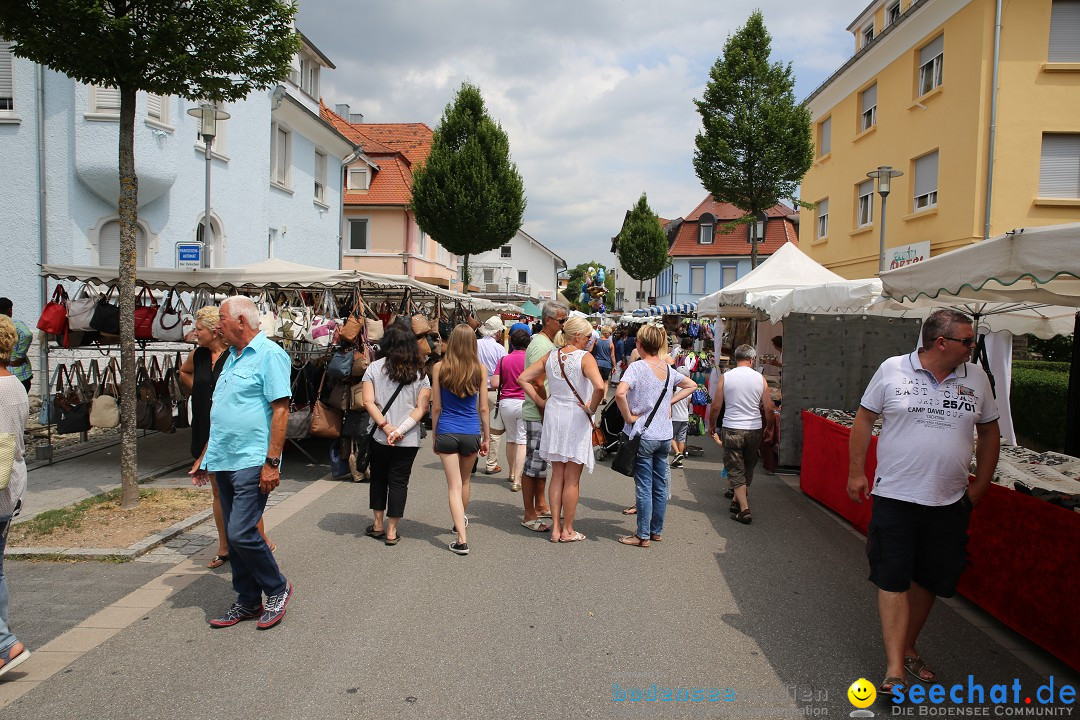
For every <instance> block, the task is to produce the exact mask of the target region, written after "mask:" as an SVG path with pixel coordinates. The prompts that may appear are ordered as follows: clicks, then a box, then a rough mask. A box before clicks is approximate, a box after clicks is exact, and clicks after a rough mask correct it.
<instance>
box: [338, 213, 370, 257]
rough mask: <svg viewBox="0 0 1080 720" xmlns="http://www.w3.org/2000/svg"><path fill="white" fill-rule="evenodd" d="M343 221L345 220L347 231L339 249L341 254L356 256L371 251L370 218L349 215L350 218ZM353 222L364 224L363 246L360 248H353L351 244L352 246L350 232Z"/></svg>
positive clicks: (351, 231)
mask: <svg viewBox="0 0 1080 720" xmlns="http://www.w3.org/2000/svg"><path fill="white" fill-rule="evenodd" d="M345 222H346V228H347V231H346V233H345V237H344V243H343V246H342V249H341V253H342V255H351V256H358V255H367V254H369V253H370V252H371V220H370V218H357V217H351V218H346V220H345ZM354 223H357V224H363V226H364V248H363V249H362V250H357V249H354V248H353V246H352V233H353V224H354Z"/></svg>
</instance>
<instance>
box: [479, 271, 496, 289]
mask: <svg viewBox="0 0 1080 720" xmlns="http://www.w3.org/2000/svg"><path fill="white" fill-rule="evenodd" d="M482 274H483V277H484V285H494V284H495V268H483V273H482Z"/></svg>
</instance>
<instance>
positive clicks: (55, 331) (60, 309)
mask: <svg viewBox="0 0 1080 720" xmlns="http://www.w3.org/2000/svg"><path fill="white" fill-rule="evenodd" d="M67 301H68V295H67V291H66V290H64V286H63V285H57V286H56V288H55V289H54V290H53V294H52V300H50V301H49V302H48V303H46V305H45V309H44V310H42V311H41V317H39V318H38V321H37V327H38V330H44V331H45V332H47V333H49V334H50V335H65V334H67V331H68V316H67Z"/></svg>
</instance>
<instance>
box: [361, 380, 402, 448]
mask: <svg viewBox="0 0 1080 720" xmlns="http://www.w3.org/2000/svg"><path fill="white" fill-rule="evenodd" d="M404 388H405V383H399V384H398V386H397V390H395V391H394V394H393V395H391V396H390V399H389V400H387V401H386V405H384V406H383V408H382V414H383V418H386V419H387V420H389V418H387V417H386V411H387V410H389V409H390V406H391V405H393V404H394V401H395V400H397V396H398V395H399V394H400V393H401V391H402V390H403V389H404ZM377 429H378V428H377V427H376V426H375V423H374V421H372V423H371V429H370V430H368V435H374V434H375V431H376V430H377Z"/></svg>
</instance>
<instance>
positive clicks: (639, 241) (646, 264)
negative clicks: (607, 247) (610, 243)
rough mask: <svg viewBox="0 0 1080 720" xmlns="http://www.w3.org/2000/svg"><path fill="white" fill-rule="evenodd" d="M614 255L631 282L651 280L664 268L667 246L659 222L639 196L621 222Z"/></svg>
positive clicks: (642, 195)
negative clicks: (632, 280)
mask: <svg viewBox="0 0 1080 720" xmlns="http://www.w3.org/2000/svg"><path fill="white" fill-rule="evenodd" d="M615 251H616V253H617V254H618V257H619V264H620V265H622V268H623V270H625V271H626V274H627V275H629V276H630V277H632V278H634V279H635V280H639V281H640V280H651V279H653V278H654V277H656V276H657V275H659V274H660V271H661V270H663V269H664V268H666V267H667V266H668V264H669V263H670V262H671V258H670V257H669V256H668V242H667V237H666V236H665V235H664V229H663V227H662V226H661V225H660V218H658V217H657V216H656V213H654V212H653V211H652V208H650V207H649V201H648V198H646V196H645V193H641V197H640V198H638V201H637V203H636V204H635V205H634V207H633V208H631V209H630V212H629V214H628V215H627V216H626V220H625V222H623V226H622V230H621V231H619V237H618V240H617V241H616V244H615Z"/></svg>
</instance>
